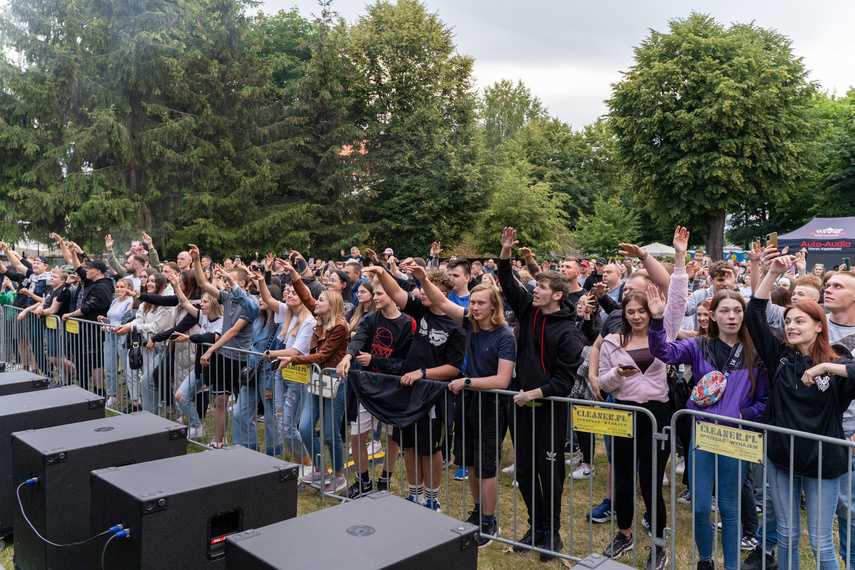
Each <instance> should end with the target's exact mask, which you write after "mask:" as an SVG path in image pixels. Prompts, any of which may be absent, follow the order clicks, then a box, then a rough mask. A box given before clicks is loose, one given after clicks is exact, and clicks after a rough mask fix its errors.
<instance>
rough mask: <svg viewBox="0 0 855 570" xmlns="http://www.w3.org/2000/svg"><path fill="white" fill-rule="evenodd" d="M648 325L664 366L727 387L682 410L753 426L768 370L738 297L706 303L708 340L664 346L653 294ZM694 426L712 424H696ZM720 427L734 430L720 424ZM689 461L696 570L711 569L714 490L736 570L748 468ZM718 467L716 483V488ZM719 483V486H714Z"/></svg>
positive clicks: (702, 457) (700, 457)
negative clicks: (688, 369) (683, 368)
mask: <svg viewBox="0 0 855 570" xmlns="http://www.w3.org/2000/svg"><path fill="white" fill-rule="evenodd" d="M685 299H686V296H685V295H672V296H670V297H669V298H668V304H671V303H677V304H680V303H683V306H684V307H685V303H686V301H685ZM647 303H648V306H649V307H650V314H651V317H652V319H651V322H650V329H649V331H648V333H647V334H648V342H649V345H650V352H651V353H652V354H653V355H654V356H655V357H656V358H658V359H660V360H661V361H663V362H666V363H668V364H690V365H691V366H692V377H693V378H694V379H695V381H698V380H700V379H702V378H704V376H706V375H707V374H709V373H710V372H715V371H718V372H721V373H722V374H724V375H725V376H726V378H727V387H726V389H725V390H724V393H723V394H722V396H721V399H720V400H718V401H717V402H715V403H714V404H712V405H710V406H707V407H703V408H702V407H698V406H697V405H695V403H694V402H693V401H692V400H691V399H689V401H688V402H687V403H686V408H688V409H690V410H700V411H703V412H708V413H711V414H718V415H721V416H727V417H730V418H740V419H745V420H751V421H757V419H758V418H759V417H760V414H761V413H762V412H763V409H764V408H765V407H766V400H767V399H768V398H769V392H770V391H771V389H770V386H769V379H768V377H767V375H766V369H765V368H764V367H762V366H761V364H760V362H759V360H758V358H757V354H756V353H755V352H754V347H753V345H752V343H751V338H750V337H749V335H748V329H747V327H746V326H745V321H744V315H745V300H744V299H743V298H742V295H740V294H739V293H738V292H736V291H732V290H729V289H727V290H724V291H719V292H718V293H717V294H716V295H715V297H713V299H712V302H711V303H710V311H709V325H708V329H707V330H708V336H698V337H695V338H690V339H686V340H680V341H675V342H668V340H667V339H666V337H665V327H664V325H663V322H662V321H663V319H662V315H663V314H664V312H665V305H666V303H665V299H664V297H662V296H661V295H660V294H659V292H658V291H657V290H656V289H655V288H653V289H649V290H648V292H647ZM695 420H696V421H710V420H708V419H706V418H700V417H697V418H695ZM720 423H721V425H734V424H732V423H729V422H720ZM694 447H695V446H694V442H693V443H692V446H691V449H692V450H693V451H692V452H691V453H689V455H688V459H689V466H688V469H689V481H690V487H691V489H692V492H693V494H694V496H693V497H692V509H693V510H694V513H695V516H694V520H695V542H696V543H697V547H698V556H699V558H700V560H699V561H698V566H697V568H698V570H706V569H712V568H713V567H714V566H713V561H712V542H713V528H712V523H711V522H710V510H711V507H712V495H713V487H714V486H715V487H717V489H718V492H717V500H718V508H719V512H720V513H721V523H722V550H723V551H724V567H725V568H726V569H727V570H735V569H736V566H737V564H738V562H739V549H740V545H741V536H742V534H741V533H740V531H739V499H740V490H741V488H742V482H743V479H744V478H745V475H746V473H747V471H748V463H746V462H742V461H740V460H738V459H733V458H731V457H727V456H724V455H716V454H713V453H710V452H708V451H701V450H695V449H694ZM716 461H717V462H718V481H717V482H716ZM716 483H717V484H716Z"/></svg>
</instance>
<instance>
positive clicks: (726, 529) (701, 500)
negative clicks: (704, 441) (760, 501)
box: [686, 440, 753, 570]
mask: <svg viewBox="0 0 855 570" xmlns="http://www.w3.org/2000/svg"><path fill="white" fill-rule="evenodd" d="M690 449H691V450H692V451H690V452H689V454H688V456H687V459H688V465H687V466H686V469H688V471H689V481H690V488H691V490H692V510H693V511H694V514H695V516H694V519H695V544H696V545H697V547H698V556H699V557H700V558H702V559H704V560H707V559H710V558H712V555H713V552H712V548H713V527H712V522H710V512H711V510H712V496H713V486H714V484H715V483H716V471H715V469H716V459H718V484H717V485H715V486H716V488H717V491H716V503H717V506H718V510H719V513H720V515H721V528H722V532H721V542H722V550H723V551H724V567H725V568H726V569H727V570H736V565H737V564H738V561H739V550H740V547H741V544H742V532H741V531H740V528H739V526H740V524H739V523H740V521H739V502H740V499H741V494H742V482H743V480H744V479H745V474H746V473H747V472H748V468H749V465H748V463H745V462H743V461H740V460H738V459H733V458H732V457H726V456H724V455H716V454H714V453H710V452H708V451H701V450H699V449H695V444H694V440H693V441H692V445H691V447H690ZM752 508H753V507H752Z"/></svg>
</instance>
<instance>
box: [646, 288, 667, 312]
mask: <svg viewBox="0 0 855 570" xmlns="http://www.w3.org/2000/svg"><path fill="white" fill-rule="evenodd" d="M647 306H648V307H649V308H650V316H651V317H653V318H654V319H661V318H662V315H664V314H665V295H663V294H662V293H660V292H659V289H658V288H657V287H656V285H648V286H647Z"/></svg>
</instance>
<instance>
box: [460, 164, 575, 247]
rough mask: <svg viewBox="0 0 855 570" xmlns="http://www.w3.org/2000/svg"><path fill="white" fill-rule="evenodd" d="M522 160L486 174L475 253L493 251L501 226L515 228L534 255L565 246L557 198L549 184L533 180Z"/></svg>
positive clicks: (474, 241)
mask: <svg viewBox="0 0 855 570" xmlns="http://www.w3.org/2000/svg"><path fill="white" fill-rule="evenodd" d="M531 171H532V167H531V165H529V164H528V163H526V162H517V163H506V164H504V165H502V166H500V167H497V168H496V172H495V173H494V174H493V175H492V176H490V179H491V188H490V197H489V199H488V200H489V201H488V205H487V209H486V211H483V212H482V213H481V215H479V220H480V222H479V225H478V231H477V233H476V234H475V236H474V238H473V244H474V246H475V248H476V251H478V252H482V253H483V252H488V251H495V250H496V244H497V243H498V238H499V236H501V235H502V228H504V227H506V226H512V227H514V228H516V230H517V237H518V239H519V240H520V243H521V244H522V245H524V246H526V247H528V248H530V249H531V250H532V251H533V252H535V253H538V254H549V253H551V252H553V251H556V250H561V249H566V246H567V243H566V242H567V229H566V228H565V226H564V217H565V214H564V212H563V211H562V208H561V198H559V197H558V196H556V195H555V193H554V192H553V191H552V190H551V189H550V186H549V183H548V182H544V181H540V180H537V179H536V178H534V177H533V176H532V174H531Z"/></svg>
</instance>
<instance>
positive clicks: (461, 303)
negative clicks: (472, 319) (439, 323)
mask: <svg viewBox="0 0 855 570" xmlns="http://www.w3.org/2000/svg"><path fill="white" fill-rule="evenodd" d="M448 300H449V301H451V302H452V303H454V304H455V305H457V306H458V307H463V308H464V309H468V308H469V295H466V296H465V297H458V296H457V293H455V292H454V291H452V292H450V293H449V294H448Z"/></svg>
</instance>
